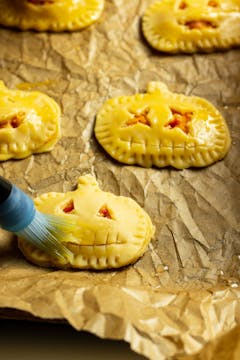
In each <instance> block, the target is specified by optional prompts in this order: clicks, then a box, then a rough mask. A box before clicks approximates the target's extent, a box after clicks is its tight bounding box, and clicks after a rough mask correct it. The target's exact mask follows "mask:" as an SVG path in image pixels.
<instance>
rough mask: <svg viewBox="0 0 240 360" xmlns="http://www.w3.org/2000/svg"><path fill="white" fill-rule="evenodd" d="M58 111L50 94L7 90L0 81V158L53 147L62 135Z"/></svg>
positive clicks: (5, 158)
mask: <svg viewBox="0 0 240 360" xmlns="http://www.w3.org/2000/svg"><path fill="white" fill-rule="evenodd" d="M60 115H61V112H60V108H59V106H58V104H57V103H56V102H55V101H54V100H53V99H52V98H50V97H49V96H47V95H45V94H43V93H40V92H38V91H31V92H30V91H22V90H10V89H8V88H7V87H5V86H4V84H3V82H2V81H0V161H4V160H8V159H11V158H12V159H22V158H25V157H27V156H29V155H31V154H33V153H41V152H45V151H49V150H52V148H53V146H54V145H55V144H56V142H57V141H58V139H59V138H60V136H61V134H60Z"/></svg>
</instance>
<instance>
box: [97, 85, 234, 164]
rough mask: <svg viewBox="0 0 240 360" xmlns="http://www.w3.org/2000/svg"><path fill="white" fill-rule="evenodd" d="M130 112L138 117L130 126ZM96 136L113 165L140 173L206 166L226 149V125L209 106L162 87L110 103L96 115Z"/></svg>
mask: <svg viewBox="0 0 240 360" xmlns="http://www.w3.org/2000/svg"><path fill="white" fill-rule="evenodd" d="M133 108H134V109H135V113H136V114H138V116H137V117H133V118H132V121H133V123H130V124H129V109H133ZM142 109H147V110H144V111H143V110H142ZM146 118H147V121H148V124H145V122H146V120H145V119H146ZM139 119H140V120H141V121H139ZM142 119H144V121H143V120H142ZM136 120H138V121H136ZM126 123H127V124H129V126H126ZM150 125H151V126H150ZM94 131H95V135H96V139H97V140H98V142H99V144H100V145H101V146H102V147H103V148H104V149H105V151H106V152H107V153H108V154H109V155H110V156H112V157H113V158H114V159H116V160H117V161H119V162H121V163H124V164H129V165H133V164H136V165H140V166H143V167H151V166H157V167H160V168H161V167H165V166H169V165H171V166H173V167H175V168H178V169H184V168H188V167H201V166H207V165H210V164H213V163H214V162H216V161H218V160H220V159H222V158H223V157H224V156H225V155H226V153H227V152H228V150H229V147H230V135H229V130H228V127H227V125H226V122H225V120H224V119H223V117H222V116H221V114H220V113H219V112H218V110H217V109H216V108H215V107H214V106H213V105H212V104H210V103H209V102H208V101H207V100H205V99H202V98H199V97H194V96H184V95H182V94H176V93H172V92H171V91H169V90H168V89H167V87H166V85H165V84H163V83H160V82H151V83H149V85H148V89H147V93H146V94H136V95H133V96H125V97H124V96H121V97H117V98H113V99H109V100H108V101H107V102H106V103H105V104H103V106H102V108H101V109H100V111H99V112H98V114H97V117H96V124H95V129H94Z"/></svg>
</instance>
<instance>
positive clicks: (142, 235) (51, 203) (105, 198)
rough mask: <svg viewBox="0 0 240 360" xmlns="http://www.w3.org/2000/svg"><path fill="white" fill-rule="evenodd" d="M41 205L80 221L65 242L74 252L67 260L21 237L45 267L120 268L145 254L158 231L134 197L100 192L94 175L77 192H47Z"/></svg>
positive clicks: (32, 257) (82, 181)
mask: <svg viewBox="0 0 240 360" xmlns="http://www.w3.org/2000/svg"><path fill="white" fill-rule="evenodd" d="M35 205H36V208H37V209H38V210H39V211H41V212H43V213H47V214H55V215H58V216H60V217H63V218H65V219H70V220H71V223H72V222H75V224H76V226H75V228H74V229H73V230H72V232H71V234H69V236H68V237H67V238H66V239H65V240H64V244H65V245H66V246H67V247H68V248H69V249H70V250H71V251H72V252H73V255H74V256H73V259H72V260H71V262H69V263H66V264H63V263H61V262H60V261H59V260H58V259H56V258H54V257H49V256H48V255H47V254H45V253H43V252H42V251H40V250H38V249H37V248H35V247H34V246H32V245H29V244H28V243H26V242H25V241H24V240H22V239H19V240H18V242H19V247H20V249H21V250H22V252H23V254H24V255H25V257H26V258H27V259H29V260H30V261H31V262H33V263H35V264H37V265H41V266H54V267H59V268H61V267H65V268H66V267H67V268H68V267H72V268H79V269H96V270H101V269H109V268H119V267H121V266H124V265H128V264H130V263H133V262H135V261H136V260H137V259H138V258H139V257H141V256H142V255H143V253H144V252H145V250H146V248H147V246H148V243H149V241H150V239H151V237H152V236H153V233H154V227H153V225H152V222H151V219H150V217H149V216H148V215H147V213H146V212H145V211H144V210H143V209H142V208H141V207H140V206H139V205H138V204H137V203H136V202H135V201H134V200H132V199H131V198H128V197H123V196H116V195H114V194H112V193H109V192H104V191H102V190H100V188H99V186H98V183H97V182H96V180H95V178H94V177H93V176H91V175H85V176H81V177H80V178H79V182H78V188H77V190H75V191H71V192H67V193H54V192H51V193H47V194H43V195H41V196H39V197H38V198H36V199H35Z"/></svg>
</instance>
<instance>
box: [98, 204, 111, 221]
mask: <svg viewBox="0 0 240 360" xmlns="http://www.w3.org/2000/svg"><path fill="white" fill-rule="evenodd" d="M98 215H99V216H101V217H105V218H108V219H112V216H111V214H110V212H109V210H108V208H107V207H106V206H102V207H101V209H100V210H99V212H98Z"/></svg>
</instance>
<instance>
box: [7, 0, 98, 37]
mask: <svg viewBox="0 0 240 360" xmlns="http://www.w3.org/2000/svg"><path fill="white" fill-rule="evenodd" d="M103 8H104V0H87V1H86V0H12V1H8V0H0V24H2V25H5V26H11V27H17V28H19V29H21V30H28V29H34V30H37V31H46V30H50V31H63V30H69V31H74V30H79V29H83V28H85V27H87V26H89V25H91V24H92V23H94V22H95V21H96V20H98V18H99V17H100V16H101V14H102V11H103Z"/></svg>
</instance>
